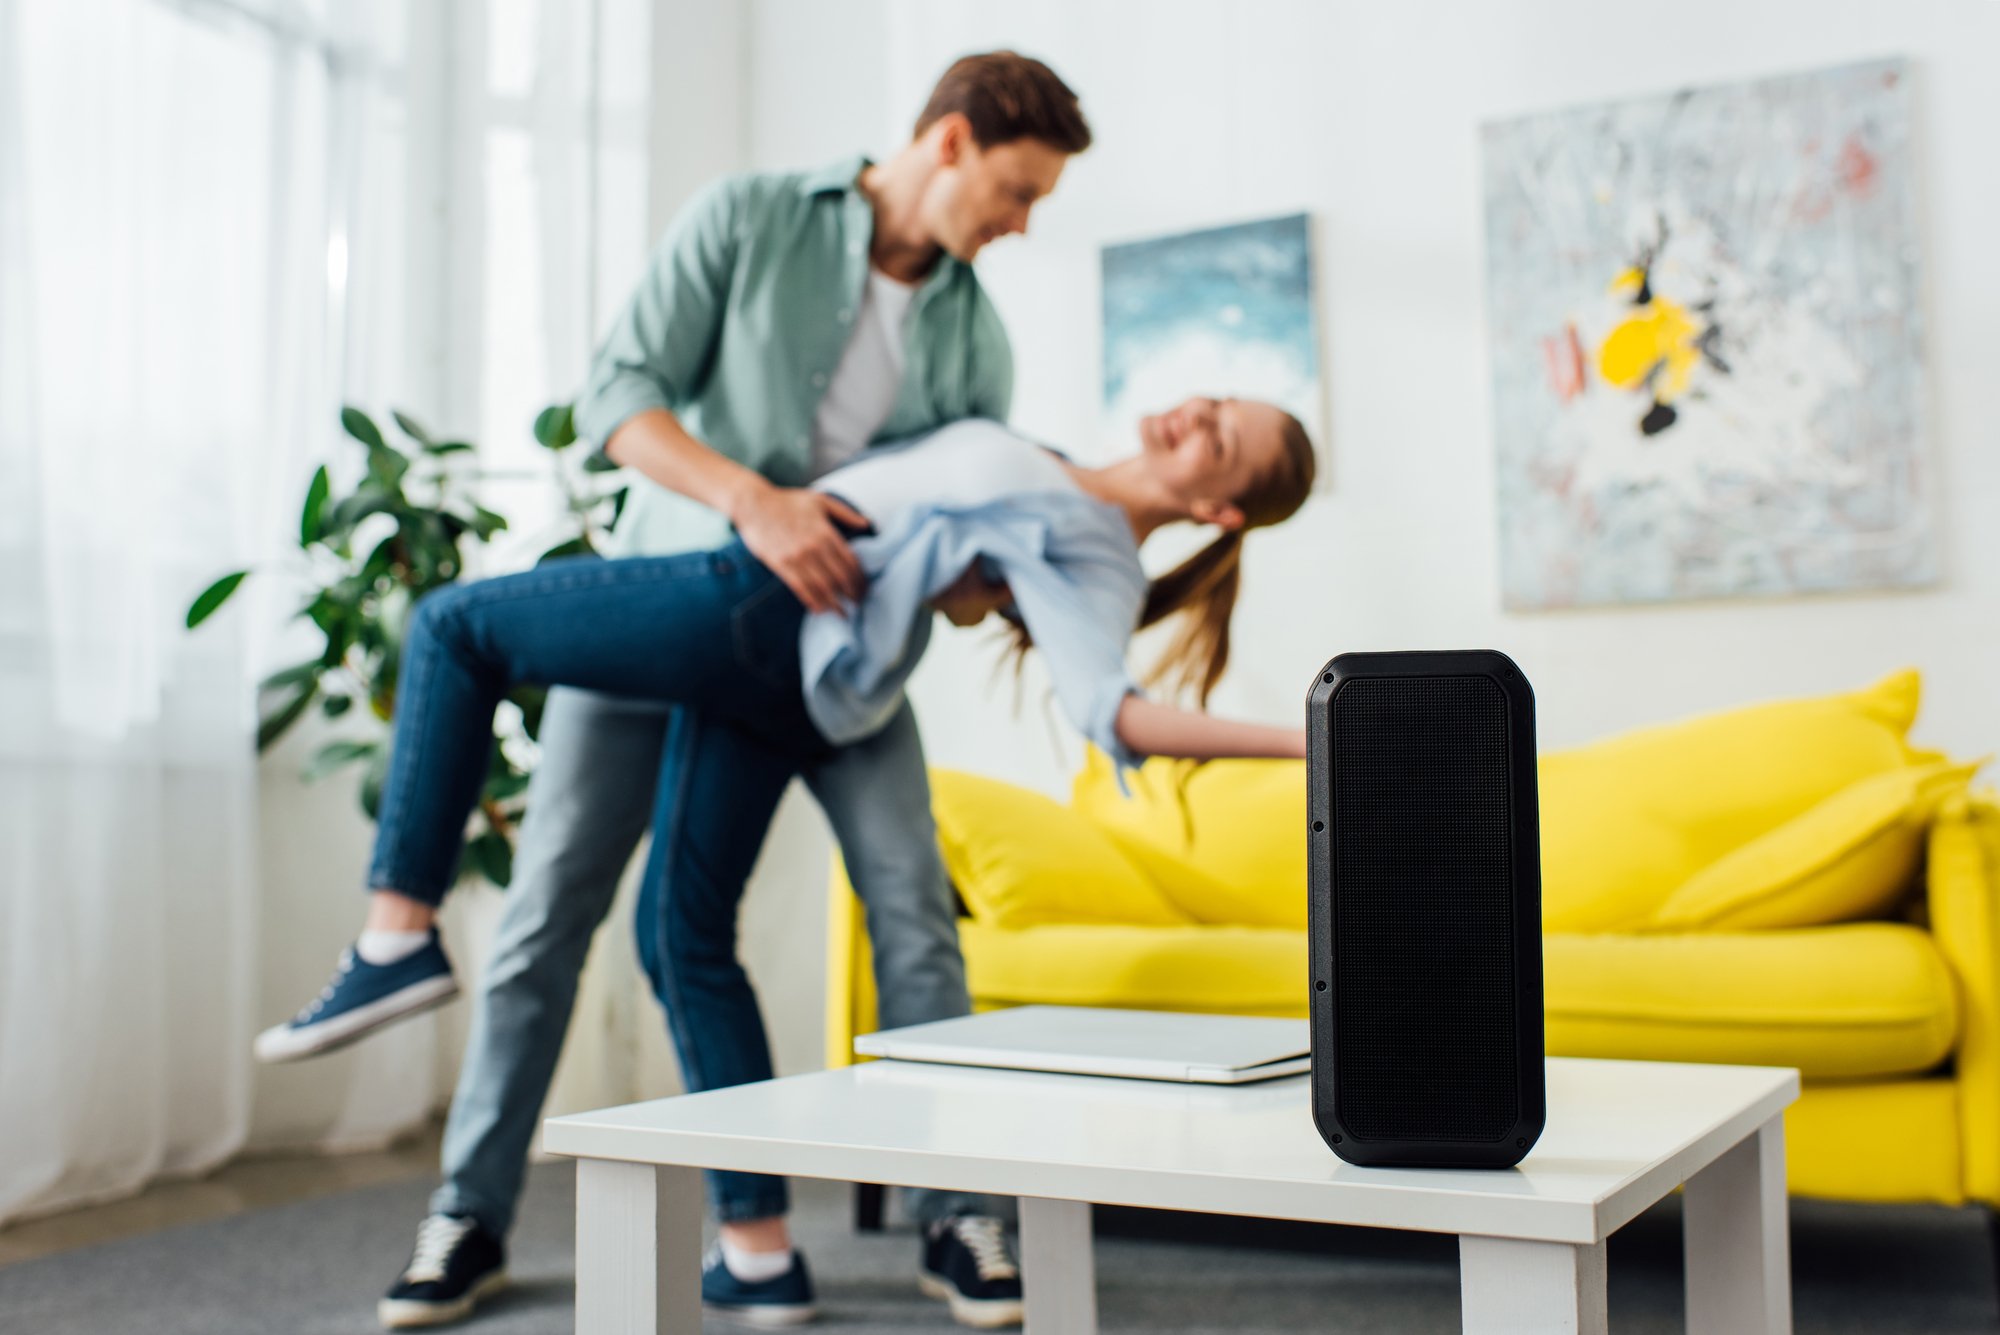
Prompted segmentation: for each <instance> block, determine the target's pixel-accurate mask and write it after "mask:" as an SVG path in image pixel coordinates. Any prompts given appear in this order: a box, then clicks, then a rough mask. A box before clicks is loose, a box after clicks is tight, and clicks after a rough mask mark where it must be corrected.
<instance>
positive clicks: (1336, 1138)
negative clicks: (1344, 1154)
mask: <svg viewBox="0 0 2000 1335" xmlns="http://www.w3.org/2000/svg"><path fill="white" fill-rule="evenodd" d="M1341 1139H1342V1138H1341V1137H1339V1136H1335V1137H1334V1138H1333V1143H1334V1144H1336V1145H1338V1144H1339V1143H1340V1142H1341Z"/></svg>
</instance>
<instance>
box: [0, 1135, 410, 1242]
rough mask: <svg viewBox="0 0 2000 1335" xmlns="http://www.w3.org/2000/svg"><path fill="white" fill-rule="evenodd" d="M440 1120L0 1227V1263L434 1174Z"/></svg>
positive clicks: (235, 1165) (241, 1162)
mask: <svg viewBox="0 0 2000 1335" xmlns="http://www.w3.org/2000/svg"><path fill="white" fill-rule="evenodd" d="M442 1132H443V1127H442V1124H440V1123H432V1124H431V1125H429V1126H427V1127H425V1128H424V1130H423V1131H421V1132H420V1133H418V1134H417V1135H416V1136H413V1137H411V1138H409V1139H407V1140H404V1141H400V1142H398V1143H397V1144H396V1145H394V1146H393V1147H391V1148H389V1149H386V1150H382V1151H379V1152H377V1153H372V1154H338V1155H326V1154H273V1155H257V1156H253V1157H249V1158H242V1159H237V1160H234V1161H232V1162H231V1163H229V1164H227V1165H225V1166H224V1167H222V1168H220V1169H217V1170H216V1171H215V1172H213V1173H210V1174H209V1175H208V1176H206V1177H201V1178H193V1179H189V1180H186V1181H180V1182H160V1183H156V1184H154V1185H153V1186H151V1187H148V1188H147V1189H146V1190H144V1191H142V1192H140V1193H139V1194H138V1195H136V1196H129V1197H127V1198H126V1199H124V1200H120V1201H110V1202H107V1203H106V1204H103V1205H91V1206H86V1207H84V1208H83V1209H80V1210H65V1211H63V1212H62V1213H61V1214H55V1215H50V1216H48V1217H46V1218H43V1219H30V1220H27V1221H25V1222H23V1223H18V1224H14V1225H12V1226H10V1227H7V1228H0V1266H6V1265H10V1264H13V1263H15V1262H18V1261H30V1260H35V1259H37V1258H40V1257H44V1256H54V1255H56V1254H57V1253H59V1252H66V1251H70V1250H72V1249H74V1248H77V1247H89V1246H92V1245H94V1244H96V1243H100V1242H115V1241H117V1240H118V1239H120V1238H130V1237H137V1236H139V1235H141V1234H144V1233H151V1232H155V1231H156V1230H159V1229H163V1228H174V1227H176V1226H178V1225H181V1224H199V1223H206V1222H209V1221H211V1220H217V1219H227V1218H230V1217H231V1216H233V1215H239V1214H242V1213H244V1212H245V1211H247V1210H261V1209H264V1208H265V1207H267V1206H272V1205H285V1204H288V1203H290V1202H293V1201H306V1200H312V1199H314V1198H315V1197H319V1196H329V1195H332V1194H334V1193H335V1192H341V1191H352V1190H355V1189H356V1188H359V1187H373V1186H379V1185H381V1184H382V1183H385V1182H404V1181H408V1180H410V1179H412V1178H420V1177H431V1176H434V1175H435V1174H436V1173H437V1164H438V1138H439V1136H440V1135H441V1134H442Z"/></svg>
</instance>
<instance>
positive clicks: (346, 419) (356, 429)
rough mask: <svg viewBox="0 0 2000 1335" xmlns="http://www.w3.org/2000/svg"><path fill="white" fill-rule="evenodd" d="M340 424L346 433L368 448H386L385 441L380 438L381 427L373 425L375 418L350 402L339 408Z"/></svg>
mask: <svg viewBox="0 0 2000 1335" xmlns="http://www.w3.org/2000/svg"><path fill="white" fill-rule="evenodd" d="M340 425H341V426H342V427H344V428H346V431H347V434H348V435H350V436H352V437H354V438H355V439H356V440H358V441H360V442H361V443H362V444H363V445H366V446H367V447H368V448H369V449H370V450H380V449H386V448H388V446H387V443H386V442H384V441H383V439H382V429H381V428H380V427H378V426H376V425H375V419H374V418H372V417H370V416H369V415H368V414H367V413H364V412H362V411H361V410H360V409H359V408H356V407H354V406H353V405H351V404H350V405H347V406H345V407H343V408H341V410H340Z"/></svg>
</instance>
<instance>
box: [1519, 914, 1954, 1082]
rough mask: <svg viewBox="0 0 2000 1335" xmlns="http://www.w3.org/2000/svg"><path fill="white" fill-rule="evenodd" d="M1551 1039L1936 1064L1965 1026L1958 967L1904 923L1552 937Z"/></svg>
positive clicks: (1570, 1053) (1854, 1073) (1648, 1053)
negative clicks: (1956, 978)
mask: <svg viewBox="0 0 2000 1335" xmlns="http://www.w3.org/2000/svg"><path fill="white" fill-rule="evenodd" d="M1542 959H1543V1001H1544V1009H1545V1014H1546V1017H1547V1021H1548V1050H1549V1052H1550V1053H1551V1054H1552V1055H1555V1056H1564V1057H1629V1058H1637V1059H1640V1060H1650V1061H1689V1062H1735V1063H1748V1064H1751V1065H1772V1066H1796V1067H1798V1068H1799V1069H1800V1070H1801V1071H1802V1072H1804V1073H1805V1074H1806V1075H1808V1076H1812V1077H1840V1078H1854V1077H1858V1076H1878V1075H1891V1074H1902V1073H1906V1072H1915V1071H1926V1070H1929V1069H1930V1068H1932V1067H1934V1066H1936V1065H1937V1064H1938V1063H1939V1062H1941V1061H1943V1060H1944V1059H1945V1058H1946V1057H1947V1056H1949V1055H1950V1053H1951V1050H1952V1045H1953V1043H1954V1042H1956V1040H1957V1037H1958V995H1957V991H1956V988H1955V985H1954V983H1953V980H1952V974H1951V971H1950V969H1949V968H1947V967H1946V965H1945V963H1944V960H1943V958H1942V957H1941V956H1940V955H1939V954H1938V950H1937V947H1936V945H1935V944H1934V943H1933V941H1932V940H1931V938H1930V936H1929V934H1928V933H1926V932H1924V931H1922V930H1920V929H1918V928H1916V927H1911V926H1909V925H1907V924H1904V923H1886V922H1883V923H1849V924H1845V925H1842V926H1836V927H1812V928H1804V929H1801V930H1797V931H1769V932H1701V933H1694V934H1690V935H1686V936H1616V935H1613V936H1571V935H1552V936H1545V937H1543V938H1542Z"/></svg>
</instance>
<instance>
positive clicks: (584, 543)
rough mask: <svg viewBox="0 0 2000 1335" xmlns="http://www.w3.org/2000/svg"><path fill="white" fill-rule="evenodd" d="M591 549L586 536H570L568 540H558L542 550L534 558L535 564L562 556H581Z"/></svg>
mask: <svg viewBox="0 0 2000 1335" xmlns="http://www.w3.org/2000/svg"><path fill="white" fill-rule="evenodd" d="M591 550H593V549H592V547H591V545H590V540H589V539H588V538H571V539H570V540H569V541H568V542H559V543H557V544H556V545H555V546H553V547H551V548H549V549H548V550H547V551H545V552H543V553H542V554H541V555H540V556H539V557H537V558H535V564H536V565H540V564H541V563H542V562H544V561H554V560H557V559H558V558H560V557H564V556H583V555H585V554H587V553H588V552H590V551H591Z"/></svg>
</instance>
